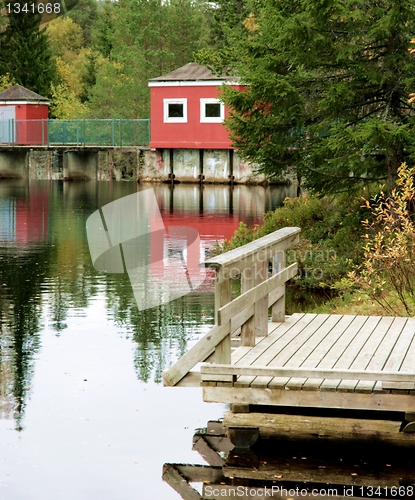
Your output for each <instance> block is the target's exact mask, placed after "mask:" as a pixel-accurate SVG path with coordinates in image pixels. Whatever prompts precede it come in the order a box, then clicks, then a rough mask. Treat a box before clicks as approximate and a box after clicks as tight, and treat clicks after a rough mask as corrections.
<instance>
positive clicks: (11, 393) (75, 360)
mask: <svg viewBox="0 0 415 500" xmlns="http://www.w3.org/2000/svg"><path fill="white" fill-rule="evenodd" d="M149 187H150V186H146V187H145V188H146V189H148V188H149ZM140 189H144V187H142V186H138V185H136V184H134V183H116V182H113V183H95V182H88V183H61V182H57V181H54V182H37V183H33V182H32V183H30V184H28V183H25V182H13V183H9V182H2V183H0V415H1V420H0V500H57V499H59V500H66V499H74V498H75V499H82V500H95V499H97V500H98V499H99V500H112V499H114V500H132V499H163V500H169V499H172V500H173V499H178V498H180V497H179V495H177V494H176V493H175V492H174V491H173V490H172V489H171V488H170V487H169V486H168V485H166V484H165V483H163V481H162V480H161V472H162V465H163V463H165V462H177V461H182V462H188V463H190V462H193V461H199V462H200V456H199V455H198V454H197V453H196V452H191V451H189V450H190V448H191V440H192V436H193V432H194V429H195V428H197V427H203V426H204V425H206V421H207V420H208V419H210V418H213V419H216V418H219V417H221V416H222V415H223V412H224V407H222V406H220V405H212V404H209V405H208V404H204V403H203V402H202V397H201V391H200V390H199V389H178V388H176V389H172V388H170V389H169V388H163V387H162V385H161V384H160V380H161V374H162V371H163V369H165V368H167V367H169V366H170V365H171V364H172V363H174V361H175V360H176V359H178V357H180V354H181V353H183V352H185V351H186V350H187V349H188V348H189V347H190V346H191V345H192V344H193V343H194V342H196V341H197V339H198V338H200V336H201V335H202V334H204V333H205V332H207V331H208V330H209V328H210V326H211V325H212V324H213V294H212V286H211V285H212V283H211V278H212V277H211V276H210V278H208V279H207V281H206V283H205V284H204V285H203V287H202V289H201V291H200V292H199V293H193V294H190V295H187V296H185V297H183V298H182V299H178V300H176V301H174V302H171V303H169V304H166V305H163V306H160V307H157V308H153V309H151V310H147V311H143V312H139V311H138V310H137V308H136V307H135V303H134V297H133V294H132V290H131V285H130V282H129V280H128V277H127V276H126V275H116V274H109V275H103V274H100V273H98V272H97V271H95V270H94V268H93V267H92V264H91V260H90V256H89V251H88V246H87V241H86V232H85V221H86V219H87V218H88V216H89V215H90V214H91V213H92V212H94V211H95V210H97V209H98V208H99V207H101V206H103V205H105V204H106V203H109V202H111V201H113V200H115V199H118V198H121V197H123V196H126V195H129V194H132V193H134V192H136V190H140ZM154 190H155V193H156V196H157V200H158V204H159V207H160V210H161V213H162V216H163V220H164V223H165V225H166V226H170V225H188V226H193V227H195V228H196V229H197V230H198V231H199V233H200V235H201V240H202V247H203V251H204V252H207V251H208V250H209V249H210V248H212V246H213V245H214V243H215V241H220V240H222V239H223V238H225V237H226V238H229V237H230V236H231V235H232V233H233V231H234V230H235V229H236V228H237V227H238V224H239V222H240V221H245V222H247V223H248V224H255V223H260V222H261V220H262V214H263V212H264V211H266V210H270V209H274V208H275V207H276V206H278V205H280V204H281V203H282V201H283V199H284V198H285V196H289V195H291V196H293V195H294V194H295V190H294V188H269V189H265V188H261V187H251V188H248V187H235V188H233V189H231V188H230V187H228V186H206V187H204V188H203V189H202V190H201V189H200V188H199V187H194V186H180V185H179V186H175V187H174V189H171V188H170V187H169V186H166V185H160V186H154Z"/></svg>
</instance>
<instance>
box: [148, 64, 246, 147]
mask: <svg viewBox="0 0 415 500" xmlns="http://www.w3.org/2000/svg"><path fill="white" fill-rule="evenodd" d="M224 83H225V84H228V85H231V86H232V87H235V88H237V89H239V88H242V86H241V85H239V79H238V78H237V77H235V76H226V75H223V76H216V75H214V74H213V73H212V72H211V71H210V70H208V69H207V68H205V67H204V66H201V65H199V64H196V63H189V64H186V65H185V66H182V67H181V68H178V69H176V70H174V71H172V72H171V73H168V74H167V75H163V76H159V77H157V78H153V79H151V80H149V83H148V85H149V87H150V99H151V100H150V103H151V120H150V123H151V141H150V147H151V148H155V149H164V148H169V149H177V148H181V149H214V150H218V149H232V146H231V141H230V139H229V136H228V133H227V131H226V129H225V127H224V126H223V120H224V119H225V117H226V115H227V109H226V108H225V106H224V105H223V103H221V102H220V101H219V94H220V87H221V85H222V84H224Z"/></svg>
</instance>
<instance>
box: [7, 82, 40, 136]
mask: <svg viewBox="0 0 415 500" xmlns="http://www.w3.org/2000/svg"><path fill="white" fill-rule="evenodd" d="M48 112H49V100H48V99H46V97H42V96H41V95H39V94H36V93H35V92H32V91H31V90H29V89H26V88H25V87H22V86H21V85H13V87H10V88H8V89H6V90H4V91H3V92H1V93H0V143H2V144H21V145H32V144H33V145H42V144H47V143H48Z"/></svg>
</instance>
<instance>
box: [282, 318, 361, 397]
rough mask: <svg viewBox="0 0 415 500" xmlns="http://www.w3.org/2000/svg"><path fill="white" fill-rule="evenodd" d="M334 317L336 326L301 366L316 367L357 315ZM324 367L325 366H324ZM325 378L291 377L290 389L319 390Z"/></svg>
mask: <svg viewBox="0 0 415 500" xmlns="http://www.w3.org/2000/svg"><path fill="white" fill-rule="evenodd" d="M332 317H334V318H336V319H338V321H337V322H336V324H335V325H334V327H333V328H332V329H331V330H330V332H329V333H328V335H326V337H324V339H322V341H321V342H320V343H319V344H318V346H316V348H315V349H314V350H313V352H311V353H310V354H309V356H308V357H307V358H306V359H305V360H304V361H303V362H302V363H301V368H316V367H317V366H319V365H320V363H321V362H322V360H323V358H324V356H325V355H326V353H327V351H328V350H329V349H330V348H331V347H332V345H333V344H335V343H336V342H337V340H338V339H339V338H340V337H341V336H342V335H343V334H344V332H345V331H346V330H347V328H348V326H349V325H350V324H351V323H352V321H353V320H354V319H355V316H352V315H347V316H339V315H333V316H332ZM323 367H324V366H323ZM322 382H323V379H312V378H309V379H297V380H295V379H291V380H290V382H289V388H290V389H304V390H317V389H318V388H319V387H320V384H321V383H322Z"/></svg>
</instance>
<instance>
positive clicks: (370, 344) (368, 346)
mask: <svg viewBox="0 0 415 500" xmlns="http://www.w3.org/2000/svg"><path fill="white" fill-rule="evenodd" d="M393 320H394V318H393V317H390V316H383V317H381V318H380V321H379V322H378V324H377V325H376V328H375V329H374V330H373V331H372V333H371V335H370V337H369V338H368V339H367V341H366V343H365V344H364V346H363V347H362V349H361V350H360V352H359V354H358V355H357V356H356V358H355V360H354V361H353V363H352V364H351V365H350V369H352V370H365V369H366V368H367V366H368V364H369V362H370V360H371V359H372V357H373V353H374V352H375V351H376V349H377V347H378V345H379V344H380V343H381V342H382V340H383V338H384V337H385V335H386V333H387V331H388V330H389V328H390V326H391V324H392V322H393ZM358 383H359V381H358V380H342V381H341V383H340V384H339V386H338V388H337V390H338V391H343V392H354V391H355V389H356V386H357V385H358ZM373 384H375V381H373ZM360 392H364V391H360Z"/></svg>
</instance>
